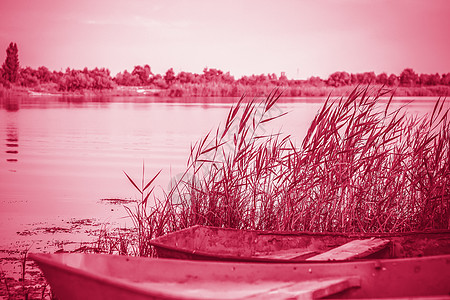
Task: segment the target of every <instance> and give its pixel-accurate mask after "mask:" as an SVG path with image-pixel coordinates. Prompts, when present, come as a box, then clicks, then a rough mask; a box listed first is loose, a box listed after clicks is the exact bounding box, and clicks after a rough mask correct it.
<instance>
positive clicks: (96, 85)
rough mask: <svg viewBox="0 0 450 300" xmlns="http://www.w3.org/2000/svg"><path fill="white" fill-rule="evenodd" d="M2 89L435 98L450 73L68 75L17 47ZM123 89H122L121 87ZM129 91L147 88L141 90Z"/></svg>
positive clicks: (1, 76)
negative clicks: (359, 88)
mask: <svg viewBox="0 0 450 300" xmlns="http://www.w3.org/2000/svg"><path fill="white" fill-rule="evenodd" d="M0 84H1V85H3V86H4V87H6V88H9V87H23V88H25V89H27V88H28V89H33V90H34V91H38V92H39V91H44V92H62V93H85V92H86V91H94V92H100V93H104V92H105V91H106V92H109V93H111V94H113V93H122V94H124V95H125V94H133V93H134V94H136V93H137V94H152V95H160V96H171V97H181V96H201V97H211V96H217V97H236V96H240V95H242V94H244V93H245V94H247V95H252V96H258V95H266V94H268V93H269V92H270V91H271V90H273V89H274V88H276V87H279V88H281V89H282V90H284V95H286V96H292V97H298V96H324V95H326V94H328V93H329V92H330V90H337V91H338V92H341V87H348V86H354V85H368V84H371V85H385V86H388V87H395V88H396V89H397V91H399V92H400V93H397V95H398V94H400V95H406V96H413V95H416V96H417V95H419V96H432V95H448V94H449V91H450V73H447V74H442V75H440V74H438V73H436V74H420V75H419V74H416V73H415V72H414V70H413V69H410V68H408V69H405V70H403V72H401V74H400V75H398V76H397V75H395V74H391V75H389V76H388V75H387V74H386V73H381V74H378V75H376V74H375V73H374V72H366V73H358V74H349V73H347V72H335V73H333V74H331V75H330V76H329V77H328V79H321V78H319V77H311V78H309V79H307V80H292V79H288V78H287V77H286V75H285V74H284V73H281V75H280V76H279V77H278V76H277V75H276V74H273V73H272V74H267V75H266V74H261V75H251V76H243V77H241V78H239V79H237V80H236V79H235V78H234V77H233V76H232V75H231V74H230V73H229V72H227V73H225V72H223V71H222V70H218V69H212V68H205V69H203V73H202V74H195V73H191V72H183V71H182V72H180V73H178V74H175V72H174V71H173V68H170V69H169V70H167V72H166V73H165V74H164V75H161V74H154V73H153V72H152V71H151V68H150V66H149V65H145V66H135V67H134V69H133V71H132V72H131V73H130V72H128V71H127V70H125V71H123V72H120V73H118V74H117V75H116V76H115V77H111V73H110V71H109V70H108V69H105V68H101V69H98V68H95V69H93V70H89V69H87V68H84V69H83V70H75V69H70V68H67V69H66V71H65V72H62V71H60V72H57V71H50V70H49V69H48V68H46V67H39V68H37V69H33V68H30V67H25V68H22V67H20V64H19V50H18V47H17V44H16V43H13V42H11V43H10V44H9V47H8V48H7V49H6V59H5V62H4V63H3V65H2V67H1V68H0ZM119 87H122V88H119ZM123 87H141V88H139V89H132V88H123Z"/></svg>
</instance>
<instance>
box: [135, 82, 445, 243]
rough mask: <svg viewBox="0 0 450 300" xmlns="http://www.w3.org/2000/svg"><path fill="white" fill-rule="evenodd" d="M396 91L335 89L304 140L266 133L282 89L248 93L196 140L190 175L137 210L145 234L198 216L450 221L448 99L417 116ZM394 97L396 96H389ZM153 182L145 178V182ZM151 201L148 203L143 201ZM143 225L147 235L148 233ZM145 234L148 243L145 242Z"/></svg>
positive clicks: (340, 225) (347, 224)
mask: <svg viewBox="0 0 450 300" xmlns="http://www.w3.org/2000/svg"><path fill="white" fill-rule="evenodd" d="M392 94H393V93H392V91H390V90H385V89H383V88H376V89H374V88H370V87H365V88H362V87H358V88H355V89H354V90H353V91H352V92H351V93H350V94H349V95H348V96H346V97H342V98H337V99H332V98H331V97H328V99H327V100H326V102H325V103H324V105H323V107H322V108H321V109H320V111H319V112H318V113H317V115H316V116H315V118H314V120H313V121H312V123H311V125H310V128H309V130H308V132H307V134H306V137H305V138H304V140H303V142H302V143H301V144H300V145H299V146H296V145H295V144H294V142H293V141H294V139H293V138H291V137H290V136H284V135H282V134H280V133H278V132H267V126H265V125H266V124H267V123H268V122H271V121H272V120H274V119H276V118H279V117H282V115H283V113H282V112H280V111H278V110H277V106H276V102H277V100H278V99H279V98H280V96H281V93H280V92H278V91H273V92H272V93H270V94H269V95H268V96H267V97H266V98H265V99H264V100H262V101H258V100H256V99H253V100H247V99H246V98H245V97H242V98H241V99H240V100H239V101H238V102H237V103H236V104H235V105H234V106H233V107H231V109H230V111H229V113H228V116H227V118H226V120H225V121H224V123H223V124H221V125H219V126H218V127H217V129H216V130H215V131H212V132H210V133H209V134H207V135H206V136H205V137H204V138H202V139H201V140H199V141H198V142H197V143H195V144H193V145H192V146H191V151H190V155H189V158H188V164H187V168H186V171H185V172H184V174H183V175H182V176H181V177H180V178H179V179H178V180H177V181H176V182H175V183H174V184H173V185H172V188H171V189H169V190H168V191H167V192H166V193H165V194H164V197H163V198H162V199H154V201H155V204H154V205H153V206H152V207H150V208H147V207H146V205H147V199H148V195H147V196H146V197H144V194H143V192H144V190H145V189H146V188H147V187H149V184H147V186H146V188H139V187H138V186H137V185H136V184H135V183H134V182H133V181H132V180H131V179H130V178H129V179H130V180H131V182H133V184H134V186H135V187H136V188H137V189H138V190H139V191H140V192H142V195H143V198H142V201H141V204H139V205H138V206H137V210H136V211H135V212H132V211H131V210H129V213H130V215H131V216H132V217H133V219H134V220H136V224H137V227H138V228H141V229H139V234H140V235H142V236H143V237H144V238H145V239H149V238H153V237H156V236H159V235H161V234H164V233H167V232H170V231H174V230H177V229H181V228H185V227H188V226H192V225H195V224H203V225H211V226H219V227H231V228H248V229H262V230H282V231H317V232H318V231H339V232H403V231H412V230H426V229H443V228H446V229H449V228H450V221H449V220H450V211H449V204H450V168H449V165H450V163H449V162H450V122H449V119H448V112H449V109H448V108H447V107H446V101H445V100H444V99H438V100H437V101H436V103H435V106H434V109H433V111H430V113H429V114H427V115H425V116H421V117H419V116H415V115H412V114H409V113H407V112H406V110H405V109H404V108H403V107H402V108H397V109H392V108H391V103H392V100H393V99H392ZM389 95H390V96H391V97H390V100H389V101H387V102H384V101H381V98H382V97H385V96H389ZM142 185H143V187H144V183H143V184H142ZM144 204H145V205H144ZM141 231H142V232H144V234H142V233H141ZM142 243H145V241H143V242H142Z"/></svg>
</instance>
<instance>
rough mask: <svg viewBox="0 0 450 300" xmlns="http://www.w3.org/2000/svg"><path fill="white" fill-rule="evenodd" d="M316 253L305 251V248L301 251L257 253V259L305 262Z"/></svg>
mask: <svg viewBox="0 0 450 300" xmlns="http://www.w3.org/2000/svg"><path fill="white" fill-rule="evenodd" d="M316 254H317V252H316V251H311V250H305V249H303V248H300V249H296V248H294V249H288V250H280V251H273V252H270V253H255V257H257V258H270V259H279V260H293V261H296V260H305V259H306V258H308V257H311V256H314V255H316Z"/></svg>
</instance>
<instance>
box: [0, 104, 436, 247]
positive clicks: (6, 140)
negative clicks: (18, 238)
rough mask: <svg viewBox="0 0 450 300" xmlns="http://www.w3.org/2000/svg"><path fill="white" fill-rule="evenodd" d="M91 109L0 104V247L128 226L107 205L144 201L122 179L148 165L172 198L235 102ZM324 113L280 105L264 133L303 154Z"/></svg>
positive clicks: (424, 107) (121, 214) (420, 106)
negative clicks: (176, 182)
mask: <svg viewBox="0 0 450 300" xmlns="http://www.w3.org/2000/svg"><path fill="white" fill-rule="evenodd" d="M85 100H86V99H84V100H83V99H71V100H67V99H62V98H57V97H47V98H46V97H35V98H18V99H2V100H1V101H2V102H1V104H2V105H1V107H0V197H1V198H0V237H3V238H4V241H8V240H13V239H14V238H15V237H14V236H15V234H16V232H21V231H23V230H26V229H33V227H36V226H37V225H39V224H44V223H45V224H47V223H48V224H54V225H57V224H59V223H61V222H63V223H64V222H67V220H71V219H82V218H96V219H97V220H99V222H118V223H120V224H123V225H124V226H125V225H127V224H128V225H129V224H130V223H131V221H130V220H129V219H127V218H122V217H124V216H126V212H125V210H124V209H123V208H122V207H121V206H117V205H115V206H112V205H111V204H108V202H106V201H102V199H109V198H120V199H132V198H137V197H138V196H139V195H138V194H137V193H136V192H135V190H134V189H133V187H132V186H131V185H130V183H129V182H128V181H127V179H126V177H125V175H124V174H123V171H126V172H127V173H128V174H129V175H130V176H131V177H133V178H135V179H136V180H137V181H138V180H140V179H141V177H142V165H143V163H145V171H146V178H147V179H149V178H151V177H152V176H153V175H154V174H156V173H157V172H158V171H159V170H162V173H161V175H160V176H159V177H158V181H157V182H156V185H157V186H159V191H161V190H163V189H164V190H167V186H168V183H169V182H170V179H171V178H172V177H173V176H176V175H177V174H179V173H180V172H182V171H183V170H184V167H185V164H186V162H187V158H188V155H189V149H190V145H191V143H194V142H195V141H197V140H199V139H200V138H202V137H203V136H204V135H205V134H206V133H207V132H208V131H209V130H214V129H216V127H217V126H218V124H219V123H220V122H222V123H223V122H224V120H225V119H226V115H227V112H228V110H229V108H230V105H231V103H230V101H229V99H227V100H228V103H222V104H218V103H208V102H204V101H202V100H204V99H196V100H195V101H194V102H193V101H185V102H183V101H179V100H174V99H158V100H157V101H155V99H151V98H142V97H140V98H111V99H106V100H105V99H102V100H101V101H92V100H90V101H85ZM181 100H183V99H181ZM216 100H217V99H216ZM403 100H407V99H403ZM429 100H430V99H422V100H421V101H415V102H413V103H412V104H410V105H409V109H410V110H411V111H414V112H416V111H417V112H423V111H427V110H430V109H432V106H433V102H432V101H429ZM172 101H177V102H176V103H173V102H172ZM403 103H404V102H399V103H398V104H397V105H402V104H403ZM321 105H322V100H321V99H297V100H295V101H289V102H283V103H280V104H278V106H277V107H276V109H275V112H274V113H276V112H286V111H288V112H289V113H288V115H287V116H285V117H283V118H282V119H279V120H277V121H276V122H274V123H272V124H268V125H266V127H265V128H264V130H267V131H268V132H271V131H279V130H280V129H281V131H282V132H284V133H286V134H290V135H292V137H293V139H294V140H295V141H297V144H299V143H300V142H301V139H302V137H303V136H304V134H305V133H306V130H307V128H308V125H309V123H310V122H311V120H312V119H313V117H314V115H315V113H316V112H317V110H318V109H319V108H320V107H321ZM58 222H59V223H58ZM0 244H1V242H0ZM0 246H1V245H0Z"/></svg>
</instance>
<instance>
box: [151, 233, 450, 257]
mask: <svg viewBox="0 0 450 300" xmlns="http://www.w3.org/2000/svg"><path fill="white" fill-rule="evenodd" d="M198 229H205V230H208V231H214V230H220V231H228V232H246V233H250V234H255V235H256V236H263V235H267V236H286V237H294V238H295V237H302V236H316V237H319V238H320V237H333V238H334V237H342V238H349V239H362V238H397V237H400V238H401V237H414V236H419V235H431V236H432V235H439V234H444V235H450V230H447V229H437V230H428V231H408V232H392V233H391V232H381V233H342V232H310V231H294V232H290V231H272V230H270V231H265V230H252V229H235V228H222V227H214V226H205V225H194V226H191V227H187V228H184V229H181V230H178V231H174V232H171V233H168V234H166V235H162V236H160V237H157V238H155V239H152V240H150V241H149V244H150V245H152V246H153V247H155V249H156V250H157V251H158V248H160V249H162V250H164V251H171V252H174V253H179V254H182V255H185V256H188V257H189V259H191V260H208V261H214V260H219V261H233V262H240V261H242V262H255V263H269V262H270V263H290V264H292V263H306V262H308V263H318V262H321V261H318V260H317V261H316V260H310V261H303V260H288V259H283V258H268V257H258V256H249V255H241V256H237V255H234V254H221V253H216V252H208V251H205V250H197V249H193V248H187V247H180V246H177V245H173V244H166V243H164V240H165V239H166V238H167V237H169V236H171V237H176V236H183V234H184V233H186V232H188V233H192V234H194V235H195V232H196V231H197V230H198ZM161 241H163V242H161ZM432 256H438V255H432ZM370 259H373V258H358V259H357V260H358V261H363V260H370ZM390 259H392V258H390ZM327 262H328V263H334V262H338V261H335V260H329V261H327Z"/></svg>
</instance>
